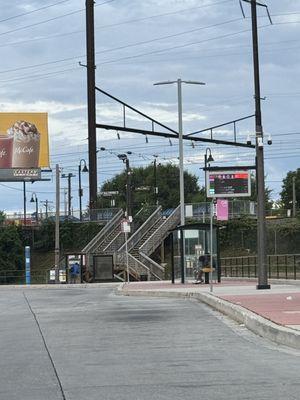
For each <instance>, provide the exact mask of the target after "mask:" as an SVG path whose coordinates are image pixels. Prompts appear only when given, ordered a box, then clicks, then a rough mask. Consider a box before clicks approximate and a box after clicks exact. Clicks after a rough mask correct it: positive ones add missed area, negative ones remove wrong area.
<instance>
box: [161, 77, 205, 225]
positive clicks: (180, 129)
mask: <svg viewBox="0 0 300 400" xmlns="http://www.w3.org/2000/svg"><path fill="white" fill-rule="evenodd" d="M174 83H176V84H177V97H178V139H179V193H180V224H181V225H184V224H185V218H184V169H183V138H182V135H183V123H182V90H181V87H182V83H186V84H189V85H205V83H204V82H197V81H184V80H181V79H177V80H176V81H166V82H157V83H154V86H158V85H172V84H174Z"/></svg>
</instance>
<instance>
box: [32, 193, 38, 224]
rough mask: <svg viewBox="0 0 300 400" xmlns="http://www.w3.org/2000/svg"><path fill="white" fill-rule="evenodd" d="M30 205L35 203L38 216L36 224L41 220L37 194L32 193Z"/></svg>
mask: <svg viewBox="0 0 300 400" xmlns="http://www.w3.org/2000/svg"><path fill="white" fill-rule="evenodd" d="M30 203H35V214H36V217H35V218H36V222H38V220H39V206H38V198H37V196H36V194H35V193H32V195H31V199H30Z"/></svg>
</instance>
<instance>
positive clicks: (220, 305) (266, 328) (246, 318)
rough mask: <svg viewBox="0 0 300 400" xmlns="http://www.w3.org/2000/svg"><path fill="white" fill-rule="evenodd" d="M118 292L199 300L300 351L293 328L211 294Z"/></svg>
mask: <svg viewBox="0 0 300 400" xmlns="http://www.w3.org/2000/svg"><path fill="white" fill-rule="evenodd" d="M117 291H118V292H119V293H120V294H122V295H125V296H147V297H171V298H172V297H173V298H174V297H179V298H194V299H197V300H199V301H201V302H203V303H205V304H207V305H209V306H210V307H212V308H214V309H215V310H217V311H219V312H221V313H222V314H225V315H227V316H228V317H230V318H231V319H233V320H234V321H237V322H238V323H240V324H243V325H245V327H246V328H248V329H249V330H250V331H251V332H253V333H255V334H257V335H259V336H262V337H264V338H266V339H269V340H271V341H272V342H275V343H277V344H280V345H284V346H288V347H292V348H294V349H297V350H300V332H299V331H296V330H294V329H292V328H288V327H285V326H281V325H278V324H276V323H275V322H272V321H270V320H268V319H266V318H263V317H262V316H260V315H258V314H255V313H254V312H252V311H250V310H247V309H246V308H243V307H241V306H239V305H236V304H232V303H230V302H229V301H226V300H223V299H220V298H219V297H215V296H214V295H211V294H209V293H195V292H188V293H183V292H181V293H178V292H167V291H164V292H162V291H161V292H158V291H150V290H148V291H143V290H136V291H126V290H123V288H122V287H118V289H117Z"/></svg>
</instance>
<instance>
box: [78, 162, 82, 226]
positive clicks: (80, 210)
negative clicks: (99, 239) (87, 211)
mask: <svg viewBox="0 0 300 400" xmlns="http://www.w3.org/2000/svg"><path fill="white" fill-rule="evenodd" d="M78 182H79V190H78V196H79V218H80V221H82V201H81V197H82V188H81V165H80V164H79V165H78Z"/></svg>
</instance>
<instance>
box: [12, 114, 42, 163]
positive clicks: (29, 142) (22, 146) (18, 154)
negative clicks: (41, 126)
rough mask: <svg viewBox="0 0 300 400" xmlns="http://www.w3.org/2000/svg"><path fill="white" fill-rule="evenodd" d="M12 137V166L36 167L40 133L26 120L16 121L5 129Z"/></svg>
mask: <svg viewBox="0 0 300 400" xmlns="http://www.w3.org/2000/svg"><path fill="white" fill-rule="evenodd" d="M7 133H8V137H10V138H12V139H13V154H12V168H38V166H39V154H40V133H39V131H38V130H37V127H36V126H35V125H34V124H32V123H30V122H27V121H16V122H15V123H14V124H13V126H12V127H11V128H9V129H8V131H7Z"/></svg>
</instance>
